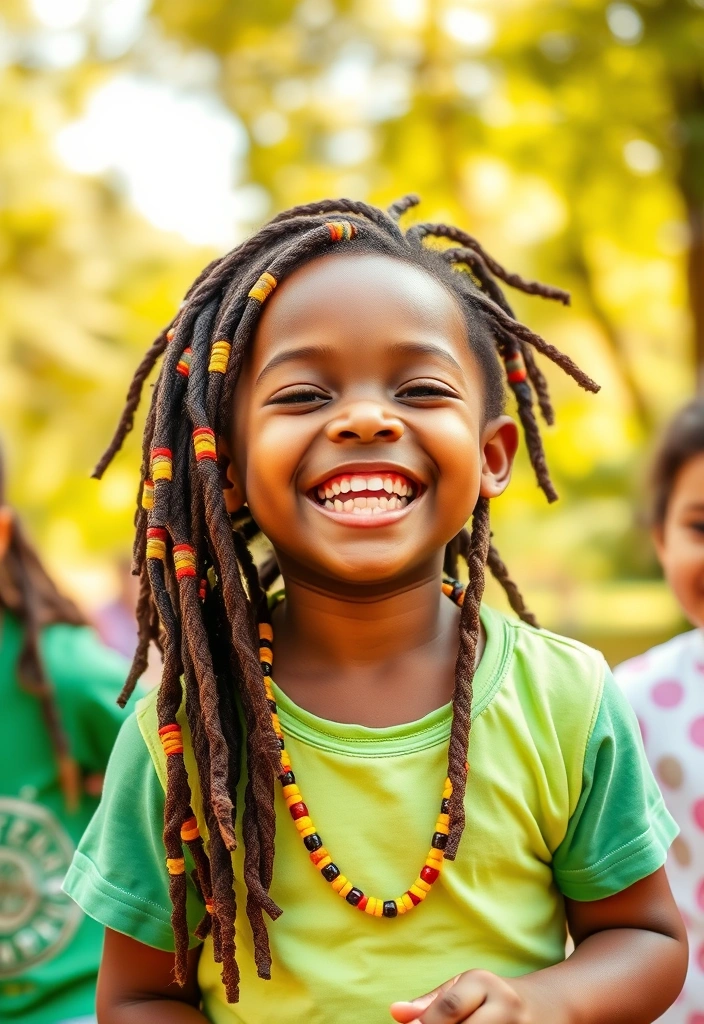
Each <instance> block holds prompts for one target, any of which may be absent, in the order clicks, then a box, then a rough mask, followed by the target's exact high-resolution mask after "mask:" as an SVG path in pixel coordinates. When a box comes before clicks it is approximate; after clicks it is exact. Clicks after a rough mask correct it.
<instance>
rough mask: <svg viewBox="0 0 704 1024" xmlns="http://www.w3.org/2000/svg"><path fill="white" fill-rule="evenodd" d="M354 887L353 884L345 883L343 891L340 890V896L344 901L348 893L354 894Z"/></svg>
mask: <svg viewBox="0 0 704 1024" xmlns="http://www.w3.org/2000/svg"><path fill="white" fill-rule="evenodd" d="M353 889H354V886H353V885H352V883H351V882H345V884H344V885H343V886H342V888H341V889H339V890H338V895H339V896H341V897H342V899H343V900H344V899H345V897H346V896H347V894H348V893H350V892H352V890H353Z"/></svg>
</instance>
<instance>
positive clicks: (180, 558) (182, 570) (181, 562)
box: [173, 544, 196, 580]
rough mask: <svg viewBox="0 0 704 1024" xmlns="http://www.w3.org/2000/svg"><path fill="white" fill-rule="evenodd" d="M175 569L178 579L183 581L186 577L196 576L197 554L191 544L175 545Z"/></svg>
mask: <svg viewBox="0 0 704 1024" xmlns="http://www.w3.org/2000/svg"><path fill="white" fill-rule="evenodd" d="M173 553H174V568H175V569H176V579H177V580H182V579H185V577H186V576H195V575H196V552H195V548H193V547H191V545H190V544H175V545H174V552H173Z"/></svg>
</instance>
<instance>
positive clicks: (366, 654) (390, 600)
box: [275, 572, 456, 668]
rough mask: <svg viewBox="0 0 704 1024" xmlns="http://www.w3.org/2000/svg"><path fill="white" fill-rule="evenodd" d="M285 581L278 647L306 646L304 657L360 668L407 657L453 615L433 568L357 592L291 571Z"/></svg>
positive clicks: (289, 652)
mask: <svg viewBox="0 0 704 1024" xmlns="http://www.w3.org/2000/svg"><path fill="white" fill-rule="evenodd" d="M285 583H286V601H285V604H284V606H283V607H282V608H281V609H280V611H279V613H278V615H277V616H276V618H275V627H276V647H277V653H278V652H279V651H281V653H282V654H285V656H295V655H297V654H298V653H299V652H306V657H305V659H304V660H305V661H307V662H309V661H310V660H314V661H317V662H318V663H326V664H328V665H337V666H344V667H350V668H352V667H353V666H356V667H358V668H364V667H365V666H373V665H378V664H380V663H384V662H388V661H390V660H393V659H395V658H397V657H399V656H403V657H406V656H408V654H409V652H411V651H413V650H416V649H418V648H421V647H427V646H428V645H432V644H433V642H434V641H437V640H438V639H439V638H440V637H441V636H442V635H443V634H444V633H445V631H446V629H447V627H448V624H449V622H450V620H454V619H456V613H455V609H454V607H453V606H452V605H451V603H450V602H449V601H448V600H447V598H445V597H444V596H443V594H442V592H441V590H440V578H439V574H438V573H437V572H429V573H428V574H427V575H425V576H424V577H423V578H421V579H419V580H417V581H416V582H414V583H412V584H409V585H408V586H406V587H404V588H402V589H398V590H395V591H391V592H385V593H380V594H374V595H373V596H369V595H365V596H360V597H356V598H353V597H350V596H349V594H345V595H344V596H341V595H339V594H336V593H332V592H330V591H328V590H323V589H321V588H320V587H318V586H312V585H310V584H309V583H307V582H303V581H301V580H300V579H296V578H295V577H291V576H287V577H286V579H285ZM282 649H283V650H282ZM277 660H278V659H277ZM295 660H296V661H298V658H296V659H295Z"/></svg>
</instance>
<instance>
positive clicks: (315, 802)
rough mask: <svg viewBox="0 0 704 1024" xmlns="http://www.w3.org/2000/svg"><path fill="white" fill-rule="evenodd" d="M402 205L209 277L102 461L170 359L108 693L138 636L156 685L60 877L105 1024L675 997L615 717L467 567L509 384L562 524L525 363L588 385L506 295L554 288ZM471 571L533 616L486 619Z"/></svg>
mask: <svg viewBox="0 0 704 1024" xmlns="http://www.w3.org/2000/svg"><path fill="white" fill-rule="evenodd" d="M416 202H417V200H416V199H415V197H407V198H406V199H405V200H402V201H400V202H399V203H398V204H395V205H394V206H393V207H392V208H391V210H390V211H389V213H385V212H383V211H381V210H378V209H376V208H374V207H371V206H368V205H366V204H364V203H356V202H352V201H349V200H334V201H333V200H330V201H323V202H320V203H314V204H311V205H309V206H307V207H299V208H297V209H294V210H291V211H288V212H286V213H284V214H281V215H280V216H279V217H277V218H275V219H274V220H273V221H272V222H271V223H270V224H268V225H266V226H265V227H264V228H262V230H261V231H260V232H259V233H258V234H257V235H255V236H254V237H253V238H251V239H250V240H248V241H247V242H245V243H244V244H243V245H241V246H240V247H239V248H238V249H235V250H234V251H233V252H232V253H230V254H229V255H227V256H225V257H223V258H222V259H221V260H218V261H215V262H214V263H213V264H211V265H210V266H209V267H208V268H206V270H205V271H204V272H203V274H202V275H201V277H200V278H199V279H198V280H197V281H196V282H195V284H194V285H193V286H192V288H191V290H190V292H189V293H188V295H187V296H186V300H185V303H184V305H183V306H182V308H181V310H180V311H179V313H178V315H177V317H176V319H175V321H174V323H173V325H172V327H171V328H170V329H169V331H168V332H164V333H163V334H162V335H160V337H159V338H158V339H157V340H156V342H155V343H154V345H153V346H152V348H151V349H150V351H149V353H148V354H147V356H146V357H145V359H144V361H143V363H142V364H141V366H140V367H139V369H138V371H137V374H136V376H135V381H134V383H133V385H132V387H131V389H130V393H129V396H128V404H127V407H126V409H125V413H124V415H123V419H122V421H121V424H120V427H119V428H118V432H117V434H116V436H115V438H114V440H113V442H112V444H111V446H110V448H109V450H108V452H107V453H106V456H105V457H104V459H103V460H102V461H101V463H100V465H99V466H98V469H97V471H96V472H97V473H98V474H99V473H101V472H102V471H103V469H104V468H105V466H106V465H107V463H108V462H109V460H110V458H111V457H112V456H113V455H114V454H115V452H116V451H117V450H118V448H119V447H120V445H121V443H122V440H123V439H124V436H125V434H126V433H127V431H128V430H129V428H130V426H131V424H132V418H133V415H134V410H135V408H136V406H137V403H138V400H139V392H140V388H141V384H142V382H143V381H144V380H145V379H146V377H147V375H148V373H149V371H150V370H151V368H152V366H153V365H154V363H155V362H156V360H157V358H158V357H159V356H160V355H161V354H162V353H164V360H163V365H162V368H161V372H160V375H159V379H158V382H157V385H156V388H155V391H154V396H153V400H152V406H151V410H150V413H149V416H148V419H147V426H146V432H145V440H144V449H143V451H144V456H143V466H142V486H141V509H140V510H139V512H138V516H137V538H136V543H135V565H136V569H137V571H138V572H139V573H140V580H141V599H140V607H139V620H140V647H139V649H138V651H137V655H136V657H135V664H134V666H133V672H132V675H131V678H130V680H129V681H128V685H127V687H126V691H125V696H126V695H127V694H128V693H129V691H130V687H131V685H133V681H134V680H135V679H137V678H138V676H139V674H140V672H141V670H142V668H143V666H144V663H145V652H146V649H147V647H148V644H149V641H150V639H151V638H156V636H157V635H158V633H159V630H160V629H161V640H162V643H163V650H164V672H163V678H162V682H161V686H160V688H159V692H158V695H155V694H152V695H150V696H149V697H147V698H145V699H144V700H143V701H142V702H140V705H139V706H138V710H137V712H136V714H135V715H134V716H133V717H131V718H130V719H128V720H127V721H126V723H125V725H124V727H123V730H122V732H121V735H120V737H119V739H118V743H117V745H116V748H115V752H114V755H113V758H112V762H111V765H110V769H109V771H108V775H107V779H106V787H105V793H104V796H103V801H102V804H101V807H100V809H99V811H98V813H97V815H96V817H95V819H94V820H93V823H92V825H91V826H90V828H89V830H88V832H87V833H86V835H85V838H84V840H83V842H82V844H81V847H80V849H79V851H78V853H77V855H76V857H75V859H74V863H73V866H72V869H71V871H70V873H69V876H68V878H67V881H66V888H67V891H68V892H69V893H70V894H71V895H72V896H73V897H74V899H76V900H77V902H78V903H79V904H80V905H81V906H82V907H83V908H84V909H85V910H86V912H87V913H89V914H91V915H93V916H94V917H96V918H97V919H98V920H99V921H101V922H102V923H103V924H104V925H105V926H106V927H107V929H108V930H107V933H106V941H105V952H104V958H103V966H102V970H101V976H100V983H99V992H98V1014H99V1020H100V1022H101V1024H139V1022H142V1021H144V1022H149V1024H155V1022H161V1021H163V1022H167V1021H168V1022H169V1024H173V1022H184V1024H185V1022H191V1021H192V1022H196V1021H203V1020H204V1019H205V1020H211V1021H215V1022H218V1024H226V1022H242V1024H268V1022H271V1021H276V1022H277V1024H294V1022H296V1024H301V1022H304V1021H305V1022H306V1024H318V1022H319V1024H323V1022H326V1024H328V1022H335V1024H379V1022H381V1021H383V1020H388V1019H389V1016H388V1015H389V1010H390V1011H391V1014H392V1016H393V1017H394V1019H396V1020H397V1021H411V1020H420V1021H422V1022H423V1024H445V1022H459V1021H465V1020H471V1021H472V1022H473V1024H563V1022H564V1024H571V1022H575V1024H577V1022H579V1024H601V1022H607V1021H608V1022H609V1024H619V1022H624V1024H625V1022H626V1021H627V1022H628V1024H640V1022H643V1024H645V1022H648V1021H652V1020H654V1019H655V1018H656V1017H657V1016H658V1015H659V1014H660V1013H662V1011H663V1010H664V1009H665V1008H666V1007H667V1006H668V1005H669V1004H670V1003H671V1002H672V1001H673V1000H674V999H675V997H676V996H677V993H678V992H679V990H680V988H681V985H682V980H683V975H684V971H685V965H686V956H687V954H686V940H685V937H684V930H683V926H682V923H681V920H680V918H679V915H678V913H677V910H676V908H675V905H674V902H673V899H672V896H671V894H670V891H669V887H668V884H667V881H666V878H665V875H664V871H663V867H662V866H663V863H664V861H665V857H666V853H667V848H668V846H669V844H670V842H671V841H672V839H673V837H674V835H675V834H676V828H675V826H674V824H673V822H672V819H671V818H670V816H669V815H668V813H667V811H666V810H665V807H664V805H663V802H662V799H661V797H660V794H659V792H658V789H657V786H656V784H655V782H654V780H653V777H652V775H651V773H650V771H649V769H648V767H647V764H646V762H645V760H644V757H643V752H642V747H641V743H640V738H639V734H638V729H637V725H636V724H635V719H634V716H633V715H632V713H631V712H630V709H629V708H628V706H627V704H626V702H625V701H624V700H623V698H622V697H621V696H620V693H619V691H618V689H617V688H616V686H615V684H614V682H613V679H612V677H611V675H610V673H609V672H608V669H607V667H606V665H605V663H604V660H603V658H602V657H601V656H600V655H599V654H597V653H596V652H594V651H591V650H589V649H588V648H586V647H584V646H583V645H580V644H578V643H576V642H574V641H571V640H566V639H563V638H561V637H556V636H554V635H552V634H550V633H547V632H544V631H542V630H540V629H538V628H537V627H536V626H535V625H534V624H533V623H534V620H533V619H532V616H531V615H530V613H529V612H527V610H526V609H525V607H524V605H523V602H522V600H521V597H520V595H519V594H518V591H517V590H516V587H515V585H514V584H513V582H512V581H511V580H510V578H509V576H508V573H507V570H506V568H505V566H504V565H503V563H502V562H501V559H500V558H499V555H498V553H497V551H496V549H495V548H494V547H493V546H492V543H491V534H490V526H489V506H490V502H491V499H492V498H494V497H496V496H498V495H500V494H501V493H502V492H503V491H504V490H505V488H506V487H507V485H508V483H509V479H510V474H511V466H512V462H513V458H514V455H515V452H516V447H517V444H518V431H517V428H516V426H515V424H514V422H513V420H512V419H511V418H510V417H508V416H507V415H505V414H504V412H503V406H504V388H505V384H504V382H505V381H506V380H507V381H508V384H509V386H510V388H511V390H512V391H513V393H514V395H515V397H516V399H517V404H518V413H519V417H520V419H521V422H522V425H523V428H524V433H525V435H526V439H527V442H528V450H529V454H530V457H531V461H532V463H533V466H534V468H535V470H536V474H537V477H538V480H539V483H540V484H541V486H542V487H543V489H544V491H545V492H546V494H547V496H548V497H549V498H550V499H553V498H554V497H556V495H555V493H554V490H553V488H552V484H551V483H550V479H549V476H548V473H547V468H546V466H545V459H544V455H543V451H542V446H541V443H540V436H539V432H538V427H537V422H536V418H535V416H534V413H533V398H534V395H535V396H537V399H538V403H539V405H540V407H541V409H542V412H543V414H544V415H545V416H546V417H547V418H548V419H551V418H552V410H551V408H550V403H549V399H548V395H547V388H546V385H545V380H544V378H543V376H542V374H541V373H540V371H539V369H538V368H537V366H536V364H535V362H534V359H533V355H532V350H533V348H536V349H537V350H538V351H540V352H542V353H543V354H545V355H547V356H548V357H550V358H552V359H553V360H554V361H555V362H557V363H558V364H559V365H560V366H561V367H562V368H563V369H565V370H566V371H567V372H568V373H569V374H570V375H571V376H573V377H574V378H575V379H576V380H577V381H578V382H579V383H580V384H582V385H583V386H584V387H586V388H588V389H589V390H596V386H595V385H594V384H593V383H592V382H591V381H590V379H589V378H588V377H587V376H586V375H585V374H583V373H582V372H581V371H580V370H579V369H578V368H577V367H576V366H575V365H574V364H573V363H572V362H571V361H570V360H569V359H568V358H567V357H566V356H564V355H563V354H562V353H559V352H558V351H557V350H556V349H554V348H553V347H552V346H550V345H549V344H548V343H547V342H545V341H543V340H542V339H541V338H539V337H538V336H537V335H535V334H533V333H532V332H531V331H530V330H528V328H526V327H524V326H523V325H522V324H520V323H518V322H517V321H516V320H515V319H514V317H513V314H512V313H511V310H510V307H509V306H508V305H507V303H506V300H505V299H504V296H503V294H502V292H501V290H500V289H499V286H498V285H497V283H496V278H499V279H503V280H505V281H507V282H508V283H510V284H513V285H516V286H518V287H519V288H522V289H523V290H524V291H527V292H530V293H532V294H539V295H543V296H545V297H548V298H556V299H560V300H562V301H566V298H567V297H566V295H565V293H563V292H560V291H559V290H558V289H552V288H547V287H545V286H540V285H537V284H535V283H531V282H524V281H522V280H521V279H520V278H519V277H517V276H516V275H509V274H507V273H506V272H505V271H504V270H503V269H502V268H501V267H500V266H499V265H498V264H497V263H496V262H495V261H493V260H492V259H491V258H490V257H489V256H488V255H487V254H486V253H484V252H483V250H482V249H481V247H480V246H479V244H478V243H477V242H476V241H475V240H474V239H473V238H471V237H470V236H469V235H466V234H465V233H464V232H462V231H459V230H458V229H456V228H451V227H448V226H446V225H432V224H421V225H417V226H415V227H413V228H411V229H409V230H408V231H406V232H405V233H404V232H402V231H401V229H400V228H399V226H398V218H399V216H400V215H401V214H402V213H403V212H405V210H407V209H408V208H409V207H410V206H412V205H415V203H416ZM341 218H345V219H341ZM424 239H428V240H432V239H441V240H445V243H446V242H448V241H449V242H451V243H453V244H452V247H451V248H445V249H442V250H441V249H440V248H437V247H435V248H431V247H429V246H428V245H427V243H426V242H424ZM228 513H229V515H228ZM470 519H471V521H472V525H471V531H468V530H467V529H466V527H465V524H466V523H467V522H468V521H469V520H470ZM248 541H253V542H254V547H255V551H256V554H257V562H258V568H257V566H256V565H255V563H254V561H253V559H252V555H251V554H250V551H249V548H248V544H247V542H248ZM265 545H267V546H268V549H269V551H268V554H267V553H266V551H265V550H264V547H265ZM460 561H461V562H462V563H463V565H465V566H466V567H467V569H468V573H469V584H468V585H467V587H466V588H465V587H464V586H463V585H462V584H460V583H458V582H457V581H456V577H457V575H458V564H459V562H460ZM486 565H488V566H489V568H490V570H491V571H492V572H493V573H494V574H495V575H496V577H497V578H498V579H499V580H500V581H501V582H502V584H503V585H504V587H505V589H506V591H507V594H508V595H509V598H510V600H511V603H512V606H513V608H514V610H515V611H516V612H517V613H518V614H519V615H520V617H521V619H523V620H524V621H519V620H517V619H514V618H509V617H506V616H504V615H501V614H499V613H498V612H495V611H492V610H490V609H489V608H487V607H486V606H484V605H483V604H482V594H483V587H484V570H485V566H486ZM279 575H280V576H281V577H282V578H283V585H278V587H274V586H273V584H274V583H275V582H276V580H277V577H279ZM267 592H268V593H267ZM274 651H275V653H276V662H275V670H274V669H273V668H272V666H273V665H274ZM272 673H273V674H275V677H276V682H274V680H273V678H272ZM470 727H471V736H472V740H471V744H469V734H470ZM162 833H163V838H162ZM274 838H276V844H274ZM264 915H267V916H268V917H269V918H271V919H272V922H273V923H271V924H268V925H267V924H265V921H264ZM568 924H569V928H570V931H571V933H572V936H573V938H574V942H575V946H576V949H575V952H574V953H573V954H572V956H571V957H570V958H569V959H568V960H564V948H565V936H566V927H567V925H568ZM174 949H175V960H174V953H173V952H172V951H173V950H174ZM257 975H258V976H259V977H257ZM261 979H268V980H261ZM424 992H425V993H427V994H426V995H425V996H421V993H424ZM399 1000H401V1001H400V1002H399Z"/></svg>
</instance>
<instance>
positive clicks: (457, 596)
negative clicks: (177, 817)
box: [259, 580, 468, 917]
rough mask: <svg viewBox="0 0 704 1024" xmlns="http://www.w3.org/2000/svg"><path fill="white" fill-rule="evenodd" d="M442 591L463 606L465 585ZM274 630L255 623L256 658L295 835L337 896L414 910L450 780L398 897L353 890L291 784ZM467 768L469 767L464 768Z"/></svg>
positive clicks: (434, 851)
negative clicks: (275, 678)
mask: <svg viewBox="0 0 704 1024" xmlns="http://www.w3.org/2000/svg"><path fill="white" fill-rule="evenodd" d="M442 590H443V593H444V594H446V595H447V596H448V597H450V598H452V600H453V601H454V602H455V604H458V605H462V602H463V600H464V587H463V586H462V584H461V583H458V582H457V581H456V580H444V581H443V584H442ZM273 645H274V631H273V629H272V626H271V623H269V622H262V623H260V625H259V660H260V663H261V667H262V672H263V673H264V688H265V690H266V696H267V700H268V702H269V707H270V709H271V722H272V725H273V727H274V732H275V733H276V736H277V739H278V741H279V746H280V748H281V774H280V775H279V782H280V783H281V787H282V793H283V797H284V800H285V801H286V806H287V807H288V810H289V813H290V815H291V817H292V818H293V823H294V825H295V826H296V829H297V830H298V834H299V835H300V837H301V839H302V840H303V845H304V846H305V848H306V850H307V851H308V855H309V857H310V860H311V862H312V863H313V865H314V867H316V868H317V869H318V871H319V872H320V874H321V875H322V876H323V878H324V879H325V881H326V882H329V883H330V887H331V888H332V890H333V891H334V892H336V893H337V895H338V896H340V897H341V898H342V899H344V900H346V901H347V903H349V904H350V906H352V907H356V908H357V910H361V911H363V912H364V913H365V914H369V916H370V917H396V916H397V915H398V914H406V913H408V911H409V910H413V908H414V907H417V906H418V904H419V903H422V902H423V900H424V899H425V897H426V896H427V895H428V893H429V892H430V890H431V888H432V885H433V882H435V881H436V879H437V878H438V877H439V875H440V871H441V870H442V865H443V860H444V852H443V851H444V849H445V846H446V844H447V837H448V835H449V832H450V815H449V813H448V809H449V800H450V797H451V796H452V783H451V782H450V780H449V779H445V784H444V787H443V791H442V800H441V803H440V813H439V814H438V820H437V821H436V822H435V831H434V833H433V837H432V840H431V844H430V850H429V851H428V856H427V857H426V858H425V864H424V865H423V867H422V868H421V871H420V874H419V875H418V877H417V878H416V880H415V881H414V882H413V884H412V885H411V886H409V888H408V889H407V890H406V891H405V892H404V893H403V895H401V896H397V897H396V898H395V899H391V900H383V899H380V898H378V897H376V896H367V895H366V894H365V893H364V892H362V890H361V889H358V888H357V887H356V886H355V885H353V884H352V882H350V881H349V879H347V878H346V877H345V876H344V875H343V874H342V872H341V871H340V869H339V868H338V866H337V864H335V863H334V861H333V859H332V857H331V856H330V854H329V853H328V851H327V849H326V848H325V846H323V840H322V839H321V838H320V835H319V834H318V830H317V829H316V827H315V825H314V824H313V821H312V819H311V817H310V815H309V813H308V808H307V807H306V805H305V803H304V801H303V797H302V795H301V791H300V789H299V788H298V786H297V785H296V776H295V775H294V774H293V770H292V768H291V758H290V756H289V753H288V751H287V750H286V744H285V741H284V734H283V731H282V729H281V722H280V721H279V716H278V714H277V710H276V700H275V698H274V691H273V689H272V680H271V670H272V666H273V661H274V655H273ZM467 767H468V766H467Z"/></svg>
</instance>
